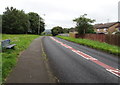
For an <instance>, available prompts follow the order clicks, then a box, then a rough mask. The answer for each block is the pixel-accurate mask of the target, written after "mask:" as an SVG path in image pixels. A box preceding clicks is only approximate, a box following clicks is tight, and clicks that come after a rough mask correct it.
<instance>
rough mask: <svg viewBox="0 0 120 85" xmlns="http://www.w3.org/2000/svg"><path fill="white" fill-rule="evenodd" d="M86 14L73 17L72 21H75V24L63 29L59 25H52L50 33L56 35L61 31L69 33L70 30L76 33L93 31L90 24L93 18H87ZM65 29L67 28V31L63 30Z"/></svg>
mask: <svg viewBox="0 0 120 85" xmlns="http://www.w3.org/2000/svg"><path fill="white" fill-rule="evenodd" d="M86 16H87V14H84V15H81V16H80V17H78V18H75V19H73V22H76V26H75V27H74V28H69V29H63V28H62V27H60V26H56V27H53V28H52V30H51V32H52V35H53V36H56V35H58V34H61V33H69V31H70V30H75V31H77V32H78V34H85V33H95V32H94V29H93V25H92V23H93V22H95V20H94V19H90V18H87V17H86ZM65 30H67V32H64V31H65Z"/></svg>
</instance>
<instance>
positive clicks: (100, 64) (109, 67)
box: [50, 37, 120, 77]
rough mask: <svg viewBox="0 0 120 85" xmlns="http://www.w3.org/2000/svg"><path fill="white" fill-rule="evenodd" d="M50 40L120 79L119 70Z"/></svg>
mask: <svg viewBox="0 0 120 85" xmlns="http://www.w3.org/2000/svg"><path fill="white" fill-rule="evenodd" d="M50 38H51V39H52V40H54V41H56V42H57V43H59V44H60V45H62V46H63V47H65V48H68V49H70V50H71V51H73V52H74V53H76V54H78V55H80V56H81V57H83V58H84V59H87V60H90V61H92V62H94V63H96V64H98V65H99V66H101V67H103V68H105V69H106V70H107V71H108V72H110V73H112V74H114V75H116V76H118V77H120V70H119V69H115V68H113V67H111V66H109V65H107V64H105V63H103V62H101V61H99V60H97V59H96V58H94V57H92V56H90V55H87V54H85V53H83V52H81V51H79V50H76V49H74V48H72V47H71V46H69V45H66V44H64V43H62V42H60V41H58V40H57V39H55V38H53V37H50Z"/></svg>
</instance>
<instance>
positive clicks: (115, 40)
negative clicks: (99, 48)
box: [72, 34, 120, 47]
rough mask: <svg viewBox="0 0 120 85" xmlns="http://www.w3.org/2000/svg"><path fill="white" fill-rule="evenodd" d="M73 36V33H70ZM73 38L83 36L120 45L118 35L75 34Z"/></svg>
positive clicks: (119, 36)
mask: <svg viewBox="0 0 120 85" xmlns="http://www.w3.org/2000/svg"><path fill="white" fill-rule="evenodd" d="M72 36H73V35H72ZM73 37H75V38H85V39H90V40H95V41H99V42H105V43H108V44H111V45H116V46H119V47H120V35H106V34H82V35H78V34H75V36H73Z"/></svg>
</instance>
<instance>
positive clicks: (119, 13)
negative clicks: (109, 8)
mask: <svg viewBox="0 0 120 85" xmlns="http://www.w3.org/2000/svg"><path fill="white" fill-rule="evenodd" d="M118 22H120V1H119V2H118Z"/></svg>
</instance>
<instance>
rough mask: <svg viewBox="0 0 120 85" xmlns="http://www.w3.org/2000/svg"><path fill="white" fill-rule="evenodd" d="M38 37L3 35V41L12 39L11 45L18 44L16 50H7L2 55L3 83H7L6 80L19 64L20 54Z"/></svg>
mask: <svg viewBox="0 0 120 85" xmlns="http://www.w3.org/2000/svg"><path fill="white" fill-rule="evenodd" d="M37 37H38V35H8V34H3V35H2V40H5V39H10V40H11V44H16V46H15V49H5V50H3V52H2V53H1V54H2V81H5V78H6V77H7V76H8V74H9V73H10V72H11V70H12V68H13V67H14V66H15V65H16V63H17V58H18V57H19V54H20V52H22V51H23V50H25V49H26V48H27V47H28V46H29V45H30V43H31V42H32V40H34V39H35V38H37Z"/></svg>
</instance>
